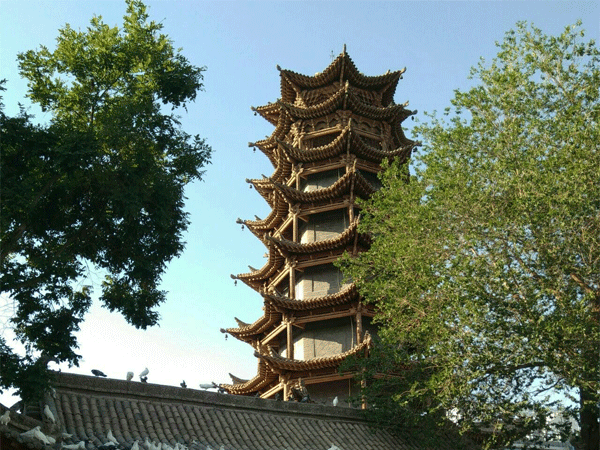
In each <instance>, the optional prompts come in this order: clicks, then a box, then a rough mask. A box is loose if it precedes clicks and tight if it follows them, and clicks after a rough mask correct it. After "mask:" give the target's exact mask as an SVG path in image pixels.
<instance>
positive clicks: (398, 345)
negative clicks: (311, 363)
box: [342, 23, 600, 450]
mask: <svg viewBox="0 0 600 450" xmlns="http://www.w3.org/2000/svg"><path fill="white" fill-rule="evenodd" d="M579 27H580V24H577V25H576V26H573V27H567V28H566V30H565V31H564V33H562V34H561V35H560V36H557V37H552V36H546V35H544V34H543V33H542V32H541V31H540V30H539V29H536V28H535V27H533V26H528V25H527V24H525V23H519V24H517V27H516V31H514V30H513V31H510V32H508V33H507V34H506V36H505V39H504V41H503V42H502V43H500V44H497V45H498V47H499V53H498V55H497V57H496V58H495V59H494V60H493V61H492V63H491V65H489V66H487V65H486V64H485V62H484V61H482V62H480V64H479V65H478V66H477V67H476V68H474V69H472V73H471V78H472V79H474V80H476V81H477V82H476V83H475V84H474V86H473V87H472V88H470V89H469V90H468V91H466V92H461V91H458V90H457V91H456V92H455V96H454V99H453V100H452V102H451V103H452V107H451V108H448V109H447V110H446V113H445V114H444V116H445V117H442V118H438V117H436V115H435V114H433V115H430V116H429V118H430V120H429V122H428V123H421V124H420V125H418V126H417V127H416V131H417V132H418V133H419V134H420V135H421V136H422V138H423V140H424V147H423V150H422V151H420V152H419V153H417V154H416V156H414V158H413V160H412V162H411V164H412V171H414V175H412V176H410V180H409V182H408V183H407V174H408V172H407V171H408V168H407V167H406V166H404V167H399V166H398V165H396V164H393V163H392V164H390V165H389V167H388V168H387V171H386V172H385V174H384V175H383V177H382V178H383V188H382V189H381V191H379V192H378V193H377V194H376V195H375V196H374V197H373V198H372V200H371V201H369V202H366V203H365V204H364V205H363V207H364V211H363V218H362V219H361V225H360V227H361V230H362V231H363V232H370V233H372V235H373V245H372V247H371V249H370V251H368V252H366V253H363V254H360V255H359V256H358V257H356V258H351V257H350V256H347V257H346V258H345V260H344V261H343V263H342V264H343V266H344V270H345V273H346V274H347V275H349V276H351V277H352V278H353V279H354V280H356V281H357V283H358V285H359V289H360V292H361V293H362V295H363V296H364V297H365V299H366V301H369V302H373V303H375V304H376V305H377V306H378V311H379V312H378V316H377V320H378V321H379V323H380V324H381V327H382V328H381V332H380V337H381V339H382V349H383V350H381V351H380V352H378V355H379V357H375V358H372V359H371V360H370V361H368V362H367V367H366V368H365V374H366V376H367V377H368V375H369V374H373V373H375V372H378V371H380V372H384V373H388V374H389V376H387V377H385V378H383V379H381V378H379V379H372V380H371V384H370V387H369V388H368V389H367V390H366V391H365V395H366V396H367V399H369V400H371V401H372V402H375V403H377V402H378V399H379V403H378V404H380V405H382V404H384V403H382V402H381V398H382V397H388V398H389V392H394V394H393V396H392V400H393V402H389V401H387V403H385V407H384V408H383V409H384V410H387V411H388V412H389V411H393V414H394V415H395V414H398V412H399V411H404V412H405V413H407V414H408V415H410V413H411V412H412V413H414V412H415V411H419V410H420V411H421V414H413V415H412V417H413V419H414V418H416V419H418V420H417V422H419V421H420V420H422V419H423V420H424V418H430V417H436V418H438V419H443V418H445V419H448V418H450V417H451V418H452V419H453V420H454V421H456V422H457V423H458V425H459V427H460V428H461V430H462V431H465V432H468V431H470V432H473V433H476V434H478V435H479V437H481V438H483V439H484V441H485V442H486V446H488V447H489V446H496V445H501V444H503V443H506V442H507V441H511V440H514V439H518V438H523V437H524V436H527V435H531V433H532V432H533V431H535V430H538V432H539V431H540V430H545V432H549V431H551V429H552V427H550V426H549V425H547V422H548V420H549V417H550V414H551V412H552V411H554V410H555V409H556V408H561V407H563V408H564V409H566V411H567V413H568V412H572V413H573V414H574V415H575V416H576V417H577V418H578V420H579V423H580V426H581V433H580V439H581V442H582V445H583V448H585V449H586V450H597V449H598V418H599V414H598V400H599V394H598V390H599V348H600V323H599V319H600V169H599V168H600V151H599V150H600V149H599V146H600V120H599V119H600V101H599V100H600V53H599V51H598V49H597V47H596V46H595V43H594V42H593V41H591V42H587V43H586V42H585V41H583V38H584V33H583V31H581V30H580V28H579ZM376 356H377V355H376ZM390 360H392V361H394V362H395V363H396V364H397V365H396V366H395V367H396V369H389V367H388V369H387V372H386V367H385V366H386V365H387V366H389V365H390ZM382 369H383V370H382ZM382 389H385V390H382ZM569 398H571V399H572V400H573V402H572V403H571V402H569V401H568V399H569ZM380 412H382V413H383V412H385V411H380ZM388 417H389V416H388ZM558 431H561V430H558ZM562 431H563V432H567V430H562Z"/></svg>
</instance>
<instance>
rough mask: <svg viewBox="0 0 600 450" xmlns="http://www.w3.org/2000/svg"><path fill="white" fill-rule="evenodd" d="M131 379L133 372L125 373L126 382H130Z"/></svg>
mask: <svg viewBox="0 0 600 450" xmlns="http://www.w3.org/2000/svg"><path fill="white" fill-rule="evenodd" d="M132 379H133V372H127V381H131V380H132Z"/></svg>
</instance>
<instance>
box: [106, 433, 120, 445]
mask: <svg viewBox="0 0 600 450" xmlns="http://www.w3.org/2000/svg"><path fill="white" fill-rule="evenodd" d="M106 439H108V440H109V442H112V443H113V444H118V443H119V441H117V439H116V438H115V437H114V436H113V434H112V430H108V433H106Z"/></svg>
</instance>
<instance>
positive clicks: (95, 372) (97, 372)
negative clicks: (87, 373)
mask: <svg viewBox="0 0 600 450" xmlns="http://www.w3.org/2000/svg"><path fill="white" fill-rule="evenodd" d="M92 373H93V374H94V376H95V377H106V374H105V373H104V372H102V371H101V370H98V369H92Z"/></svg>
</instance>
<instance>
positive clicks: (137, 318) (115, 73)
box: [0, 0, 211, 400]
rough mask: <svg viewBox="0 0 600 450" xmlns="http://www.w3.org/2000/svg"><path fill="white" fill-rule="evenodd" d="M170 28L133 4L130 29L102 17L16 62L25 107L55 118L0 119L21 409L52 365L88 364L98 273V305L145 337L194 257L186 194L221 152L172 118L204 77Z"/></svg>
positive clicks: (9, 360) (5, 252)
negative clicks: (170, 268)
mask: <svg viewBox="0 0 600 450" xmlns="http://www.w3.org/2000/svg"><path fill="white" fill-rule="evenodd" d="M161 28H162V25H160V24H158V23H156V22H153V21H149V20H148V14H147V12H146V7H145V5H144V4H143V3H142V2H140V1H137V0H128V1H127V13H126V15H125V16H124V23H123V26H122V27H109V26H108V25H106V24H104V23H103V21H102V18H101V17H94V18H93V19H92V20H91V22H90V26H89V27H88V28H87V29H86V30H84V31H76V30H74V29H72V28H71V27H70V26H69V25H66V26H65V27H64V28H62V29H61V30H59V35H58V38H57V41H56V47H55V49H54V50H53V51H50V50H49V49H48V48H46V47H43V46H42V47H40V48H39V49H38V50H35V51H33V50H31V51H27V52H25V53H22V54H19V55H18V61H19V67H20V72H21V75H22V76H23V77H24V78H26V79H27V80H28V96H29V98H30V99H31V100H32V101H33V102H36V103H38V104H39V105H40V106H41V108H42V110H43V111H45V112H49V113H51V115H52V119H51V121H50V123H49V124H48V125H45V126H36V125H33V124H32V123H31V120H30V117H29V116H28V115H27V114H26V113H24V112H23V111H22V112H21V115H20V116H19V117H15V118H10V117H7V116H6V115H5V114H4V113H3V112H2V108H0V133H1V135H0V146H1V158H2V161H1V170H2V172H1V177H2V205H1V214H0V226H1V251H0V268H1V272H2V273H1V278H0V282H1V291H2V293H3V294H2V295H3V296H5V298H9V299H10V301H11V302H13V303H14V315H13V316H12V318H11V319H10V320H11V322H12V325H13V326H14V329H15V333H16V336H17V338H18V339H19V340H20V341H21V342H22V343H23V344H24V345H25V348H26V354H25V355H18V354H16V353H15V352H14V349H13V348H11V346H10V345H9V343H7V342H5V340H4V339H2V340H1V341H0V358H1V361H0V362H1V364H0V366H1V367H2V372H1V386H2V387H10V386H15V387H17V388H18V389H19V393H20V394H21V396H22V397H23V398H24V399H25V400H27V399H29V398H34V397H35V396H36V395H39V389H37V390H36V389H31V386H37V385H39V384H40V383H38V382H36V380H38V381H39V379H40V376H41V375H40V374H42V373H44V368H45V366H46V363H47V362H48V361H50V360H55V361H56V362H63V361H66V362H68V363H69V364H77V362H78V360H79V359H80V356H79V355H78V354H77V353H76V349H77V341H76V337H75V332H76V331H77V330H78V329H79V324H80V323H81V321H82V320H83V318H84V316H85V313H86V312H87V310H88V309H89V307H90V304H91V294H92V289H91V287H90V286H88V285H87V284H88V283H87V282H86V281H85V280H86V276H87V275H89V273H90V271H94V272H95V273H99V274H101V276H104V277H105V278H104V281H103V282H102V286H101V293H100V295H99V297H100V300H101V301H102V302H103V305H104V306H105V307H107V308H108V309H109V310H110V311H118V312H120V313H122V314H123V316H124V317H125V318H126V319H127V321H128V322H130V323H131V324H133V325H134V326H136V327H138V328H143V329H145V328H146V327H148V326H151V325H154V324H156V323H157V321H158V313H157V312H156V311H155V307H156V306H157V305H159V304H160V303H161V302H163V301H164V300H165V292H163V291H161V290H160V289H159V284H160V279H161V275H162V273H163V272H164V270H165V267H166V264H167V263H168V262H169V261H170V260H171V259H172V258H173V257H176V256H177V255H179V254H180V253H181V251H182V250H183V248H184V242H183V240H182V238H183V233H184V231H185V230H186V228H187V226H188V216H187V213H186V212H185V211H184V208H183V207H184V199H185V197H184V187H185V185H186V184H187V183H189V182H191V181H194V180H199V179H201V178H202V175H203V171H202V168H203V167H204V166H205V165H206V164H207V163H208V162H209V160H210V152H211V150H210V147H209V146H208V145H207V144H206V143H205V142H204V140H202V139H200V137H198V136H195V137H193V136H190V135H188V134H187V133H185V132H184V131H183V130H182V129H181V127H180V123H179V121H178V117H177V116H176V115H174V113H173V110H174V109H175V108H176V107H185V106H186V104H187V103H188V102H190V101H193V100H194V99H195V97H196V93H197V92H198V91H199V90H201V89H202V79H203V76H202V72H203V71H204V68H199V67H195V66H193V65H192V64H190V63H189V61H188V60H187V59H186V58H185V57H184V56H183V55H182V54H181V53H180V51H179V50H175V49H174V48H173V45H172V42H171V41H170V40H169V39H168V37H167V36H166V35H164V34H162V33H161ZM167 107H170V108H171V111H168V110H167V111H166V112H165V109H166V108H167ZM42 378H43V376H42Z"/></svg>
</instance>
